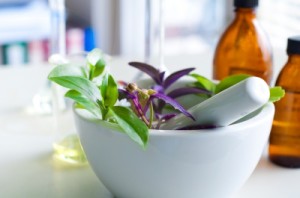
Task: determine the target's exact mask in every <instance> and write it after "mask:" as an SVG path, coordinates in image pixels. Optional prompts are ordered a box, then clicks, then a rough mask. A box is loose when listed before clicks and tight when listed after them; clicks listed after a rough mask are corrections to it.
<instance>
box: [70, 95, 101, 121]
mask: <svg viewBox="0 0 300 198" xmlns="http://www.w3.org/2000/svg"><path fill="white" fill-rule="evenodd" d="M65 97H67V98H70V99H72V100H74V101H75V102H77V103H78V104H80V105H81V106H82V107H83V108H85V109H86V110H88V111H89V112H91V113H92V114H93V115H95V116H96V117H97V118H101V112H100V109H99V107H98V106H97V104H96V103H95V102H93V101H91V100H89V99H88V98H87V97H85V96H83V95H82V94H81V93H79V92H78V91H75V90H69V91H68V92H67V93H66V94H65Z"/></svg>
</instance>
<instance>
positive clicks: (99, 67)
mask: <svg viewBox="0 0 300 198" xmlns="http://www.w3.org/2000/svg"><path fill="white" fill-rule="evenodd" d="M105 65H106V63H105V61H104V60H103V59H100V60H98V61H97V63H96V65H95V69H94V73H93V78H95V77H97V76H100V75H101V74H102V73H103V71H104V69H105Z"/></svg>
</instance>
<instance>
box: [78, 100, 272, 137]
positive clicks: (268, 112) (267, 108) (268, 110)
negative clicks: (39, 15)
mask: <svg viewBox="0 0 300 198" xmlns="http://www.w3.org/2000/svg"><path fill="white" fill-rule="evenodd" d="M79 110H82V109H78V108H75V107H73V112H74V113H75V115H76V116H77V117H79V118H80V119H82V120H84V121H85V122H89V123H95V124H98V125H102V126H104V127H107V128H109V129H112V130H115V131H119V132H122V129H121V128H120V127H119V125H118V124H115V123H111V122H107V121H104V120H100V119H92V118H87V117H85V116H84V115H82V114H81V113H79ZM84 111H86V110H84ZM274 111H275V107H274V104H273V103H272V102H268V103H267V104H265V105H264V106H263V108H262V110H261V111H260V112H259V113H258V114H256V115H254V116H253V117H252V118H250V119H247V120H245V121H242V122H239V123H235V124H232V125H229V126H226V127H217V128H212V129H192V130H161V129H149V136H171V135H187V134H204V135H209V136H212V135H220V134H230V133H235V132H236V131H239V130H240V129H241V128H243V129H246V128H248V127H251V126H252V125H251V123H256V124H259V123H261V122H264V121H265V120H266V119H268V118H269V116H272V117H273V116H274ZM199 132H201V133H199ZM220 132H221V133H220Z"/></svg>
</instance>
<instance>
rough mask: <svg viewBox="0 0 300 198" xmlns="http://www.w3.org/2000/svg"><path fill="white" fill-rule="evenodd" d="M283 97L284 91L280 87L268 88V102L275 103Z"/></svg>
mask: <svg viewBox="0 0 300 198" xmlns="http://www.w3.org/2000/svg"><path fill="white" fill-rule="evenodd" d="M284 95H285V91H284V89H282V88H281V87H272V88H270V99H269V101H270V102H276V101H278V100H280V99H281V98H283V97H284Z"/></svg>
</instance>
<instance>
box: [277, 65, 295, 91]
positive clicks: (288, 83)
mask: <svg viewBox="0 0 300 198" xmlns="http://www.w3.org/2000/svg"><path fill="white" fill-rule="evenodd" d="M299 79H300V65H296V64H290V63H289V62H288V63H286V64H285V65H284V66H283V68H282V69H281V71H280V73H279V75H278V78H277V80H276V85H277V86H282V87H283V88H284V89H287V90H290V91H295V92H300V81H299Z"/></svg>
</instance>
